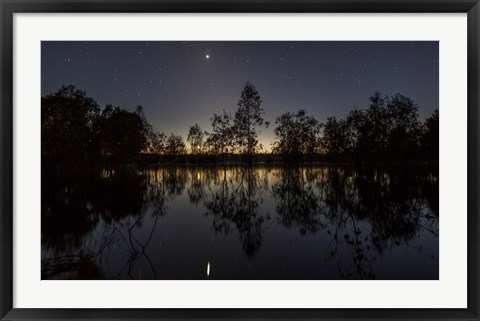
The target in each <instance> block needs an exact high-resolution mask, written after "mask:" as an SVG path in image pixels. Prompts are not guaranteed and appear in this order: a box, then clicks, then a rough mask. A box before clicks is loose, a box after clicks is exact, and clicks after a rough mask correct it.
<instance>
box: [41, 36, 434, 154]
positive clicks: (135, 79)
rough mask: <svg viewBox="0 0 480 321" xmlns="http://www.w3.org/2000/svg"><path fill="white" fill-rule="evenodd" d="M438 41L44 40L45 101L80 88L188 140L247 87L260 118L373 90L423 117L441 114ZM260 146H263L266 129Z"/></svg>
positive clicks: (357, 103)
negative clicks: (254, 94) (139, 109)
mask: <svg viewBox="0 0 480 321" xmlns="http://www.w3.org/2000/svg"><path fill="white" fill-rule="evenodd" d="M438 70H439V68H438V42H432V41H430V42H418V41H408V42H404V41H401V42H400V41H397V42H384V41H378V42H371V41H368V42H366V41H365V42H364V41H355V42H344V41H342V42H340V41H339V42H316V41H311V42H283V41H282V42H277V41H275V42H271V41H247V42H245V41H234V42H228V41H219V42H218V41H217V42H204V41H195V42H171V41H169V42H166V41H156V42H144V41H142V42H139V41H125V42H111V41H98V42H91V41H90V42H84V41H82V42H79V41H61V42H57V41H56V42H52V41H47V42H42V71H41V73H42V95H46V94H49V93H53V92H55V91H56V90H58V89H59V88H60V86H61V85H63V84H73V85H75V86H76V87H77V88H80V89H82V90H85V91H86V92H87V95H88V96H90V97H92V98H94V99H95V100H96V101H97V102H98V103H99V104H100V106H101V107H102V108H103V107H104V106H105V105H106V104H113V105H118V106H120V107H122V108H125V109H127V110H131V111H133V110H134V109H135V107H136V106H137V105H142V106H143V107H144V112H145V115H146V117H147V119H148V120H149V122H150V123H151V124H152V125H153V126H154V127H155V128H156V129H158V130H160V131H163V132H165V133H166V134H168V133H170V132H174V133H177V134H180V135H182V136H183V137H184V138H186V135H187V133H188V129H189V126H190V125H193V124H195V123H198V124H199V125H200V126H201V127H202V128H203V129H204V130H207V131H209V130H210V129H211V126H210V120H209V119H210V117H211V116H212V114H213V113H214V112H216V113H220V112H221V111H222V109H225V110H227V111H230V112H232V113H234V111H235V110H236V103H237V102H238V100H239V98H240V93H241V90H242V88H243V84H244V83H245V82H246V81H250V82H251V83H253V84H254V86H255V87H256V88H257V90H258V91H259V93H260V96H261V98H262V100H263V103H262V107H263V108H264V110H265V116H264V118H265V120H266V121H270V122H271V123H272V125H274V121H275V118H276V117H277V116H280V115H281V114H282V113H284V112H287V111H292V112H294V111H297V110H299V109H301V108H302V109H306V110H307V112H308V114H311V115H314V116H315V117H316V118H317V119H318V120H320V121H324V120H325V119H326V118H327V117H329V116H337V117H345V116H346V115H347V114H348V112H349V111H350V110H352V109H353V108H357V109H364V108H366V107H367V106H368V97H370V96H371V95H372V94H373V93H374V92H375V91H377V90H378V91H380V92H381V93H382V94H386V95H389V96H390V95H394V94H395V93H397V92H400V93H402V94H404V95H406V96H408V97H410V98H412V99H413V100H414V101H415V102H416V103H417V104H418V105H419V106H420V109H419V113H420V118H421V119H425V118H426V117H428V116H429V115H430V114H431V113H432V111H433V110H434V109H436V108H438V103H439V89H438V88H439V84H438V81H439V80H438V77H439V76H438V75H439V71H438ZM272 125H271V126H270V127H269V128H268V129H265V128H263V129H262V134H261V135H260V142H261V143H263V145H264V146H265V147H266V148H267V150H268V149H269V146H270V142H271V141H273V136H274V135H273V127H274V126H272Z"/></svg>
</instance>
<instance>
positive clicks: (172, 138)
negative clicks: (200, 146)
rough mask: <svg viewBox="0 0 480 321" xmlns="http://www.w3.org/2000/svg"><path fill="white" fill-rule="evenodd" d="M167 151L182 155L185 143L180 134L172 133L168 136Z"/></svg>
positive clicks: (173, 154)
mask: <svg viewBox="0 0 480 321" xmlns="http://www.w3.org/2000/svg"><path fill="white" fill-rule="evenodd" d="M166 152H167V154H168V155H170V156H177V155H182V154H184V153H185V143H184V142H183V138H182V136H180V135H176V134H174V133H170V135H169V136H168V137H167V145H166Z"/></svg>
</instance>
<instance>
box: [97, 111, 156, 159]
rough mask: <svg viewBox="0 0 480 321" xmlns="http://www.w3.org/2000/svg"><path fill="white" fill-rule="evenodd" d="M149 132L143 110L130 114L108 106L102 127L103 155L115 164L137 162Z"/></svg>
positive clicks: (103, 116) (102, 120) (103, 114)
mask: <svg viewBox="0 0 480 321" xmlns="http://www.w3.org/2000/svg"><path fill="white" fill-rule="evenodd" d="M147 130H148V129H147V128H145V120H144V117H143V112H142V109H141V108H137V110H136V111H135V112H129V111H126V110H124V109H121V108H120V107H118V106H117V107H114V106H112V105H107V106H106V107H105V109H104V110H103V111H102V119H101V125H100V141H101V151H102V155H104V156H105V157H107V158H108V159H110V160H112V161H115V162H125V161H127V162H128V161H133V160H136V159H137V157H138V155H139V153H140V152H141V151H142V150H144V149H145V147H146V143H147V136H146V135H147Z"/></svg>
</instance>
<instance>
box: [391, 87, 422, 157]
mask: <svg viewBox="0 0 480 321" xmlns="http://www.w3.org/2000/svg"><path fill="white" fill-rule="evenodd" d="M387 111H388V118H389V119H388V123H389V125H390V126H389V128H388V141H387V145H388V147H387V151H386V152H387V153H388V156H387V158H388V159H389V160H397V161H401V160H409V159H412V158H413V157H414V156H415V155H414V154H415V153H416V152H417V151H418V147H419V144H420V134H421V126H420V122H419V120H418V105H417V104H415V103H414V102H413V100H412V99H410V98H408V97H405V96H403V95H401V94H398V93H397V94H396V95H395V96H394V97H393V98H392V99H390V100H389V101H388V103H387Z"/></svg>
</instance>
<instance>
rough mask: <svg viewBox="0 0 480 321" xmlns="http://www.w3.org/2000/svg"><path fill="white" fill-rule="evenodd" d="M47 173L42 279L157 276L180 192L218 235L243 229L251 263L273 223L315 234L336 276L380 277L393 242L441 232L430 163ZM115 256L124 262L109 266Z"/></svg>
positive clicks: (121, 168) (240, 232)
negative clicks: (166, 222)
mask: <svg viewBox="0 0 480 321" xmlns="http://www.w3.org/2000/svg"><path fill="white" fill-rule="evenodd" d="M42 176H43V177H42V278H80V279H96V278H111V279H116V278H125V277H129V278H132V279H134V278H139V277H140V278H141V277H146V276H141V275H140V274H139V273H141V272H143V273H149V275H150V277H151V278H155V279H156V278H157V277H159V275H158V271H159V268H160V267H159V266H158V264H160V263H159V262H158V260H156V259H155V257H154V256H152V254H153V253H155V254H156V255H157V254H158V247H156V246H157V245H155V244H153V243H155V242H152V240H153V239H155V237H154V236H155V234H156V233H158V226H161V224H162V223H161V222H162V217H163V216H165V215H166V214H167V213H169V212H170V211H171V209H172V208H173V207H174V206H176V205H178V203H175V201H176V200H175V199H176V198H177V197H179V196H180V198H179V200H181V201H183V200H184V199H187V200H188V201H189V202H190V203H191V204H194V205H195V207H194V208H198V214H201V213H205V215H206V217H208V218H211V224H212V225H211V226H212V227H213V231H214V232H215V233H219V234H220V233H221V234H229V235H234V236H235V237H237V236H236V235H237V234H238V239H239V241H240V243H241V245H242V249H243V253H244V254H245V256H246V257H247V258H248V259H249V260H253V259H255V258H257V257H258V256H259V255H258V253H259V251H260V248H261V247H262V245H263V244H264V242H266V241H265V240H266V239H268V238H267V237H266V235H267V234H269V233H273V234H274V233H276V231H275V229H279V230H281V229H282V228H287V229H288V230H289V231H290V233H292V232H293V233H299V234H300V235H310V236H315V239H314V240H316V241H318V242H323V243H325V244H324V251H325V252H324V253H319V254H318V255H323V256H324V262H325V263H326V264H329V265H331V266H335V267H336V273H337V276H338V278H345V279H355V278H360V279H373V278H375V277H376V273H375V272H376V271H375V269H374V266H375V261H376V259H377V258H379V257H381V256H382V255H388V253H390V252H391V250H392V249H393V248H394V247H396V246H399V245H403V244H408V242H413V241H414V240H415V238H416V237H417V236H418V235H419V233H429V234H431V235H433V237H435V238H438V203H439V201H438V168H434V167H432V166H418V167H415V168H401V167H395V168H393V167H389V168H376V169H366V168H363V169H359V168H355V169H354V168H350V167H340V166H331V167H326V166H316V165H312V166H307V167H298V166H297V167H270V168H268V167H255V166H231V167H226V168H225V169H224V168H223V167H216V166H210V167H209V166H204V167H187V166H159V167H158V166H154V167H147V168H142V167H138V166H117V167H108V168H103V169H98V168H97V169H95V168H89V169H84V168H45V169H44V170H42ZM183 196H185V198H183ZM179 200H177V202H178V201H179ZM190 211H191V210H190ZM194 214H195V213H189V215H194ZM269 220H271V222H267V221H269ZM182 224H188V222H187V221H182ZM207 224H210V223H207ZM179 227H180V228H181V225H179ZM178 232H179V233H182V230H178ZM269 235H272V234H269ZM115 247H119V248H121V249H122V251H124V252H125V253H126V254H125V253H124V254H122V256H121V259H119V258H116V259H115V257H114V256H115V254H114V253H115V252H112V248H113V249H115ZM421 250H422V249H421V248H419V249H418V251H421ZM152 257H153V258H152ZM114 259H115V262H117V263H120V265H119V268H118V269H116V272H115V274H112V273H111V272H106V271H105V270H104V269H105V266H109V263H108V262H110V261H112V260H114ZM160 277H161V276H160Z"/></svg>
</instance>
